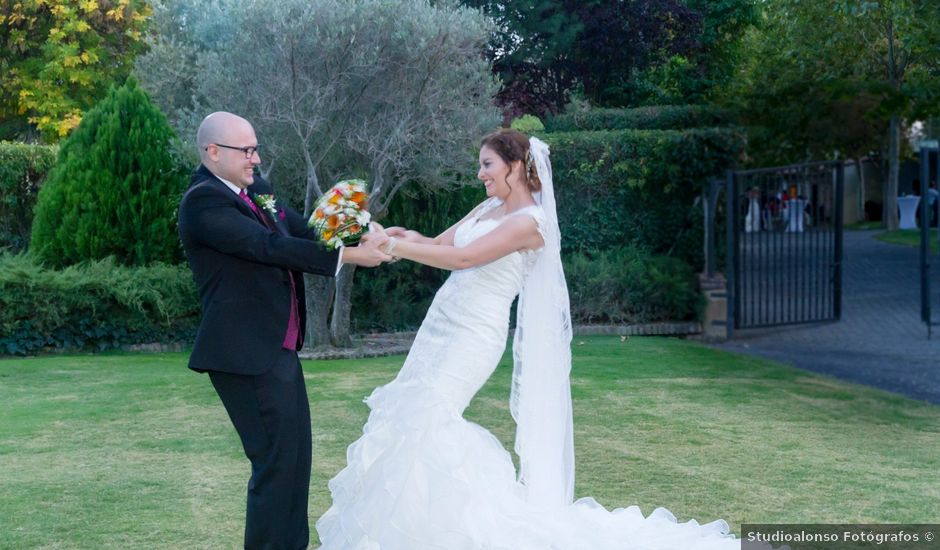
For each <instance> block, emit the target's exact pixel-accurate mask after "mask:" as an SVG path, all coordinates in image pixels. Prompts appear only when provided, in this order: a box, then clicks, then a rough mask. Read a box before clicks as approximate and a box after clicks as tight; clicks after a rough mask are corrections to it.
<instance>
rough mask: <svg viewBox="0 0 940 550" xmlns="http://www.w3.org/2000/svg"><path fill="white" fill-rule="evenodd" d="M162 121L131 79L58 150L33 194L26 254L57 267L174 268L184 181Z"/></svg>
mask: <svg viewBox="0 0 940 550" xmlns="http://www.w3.org/2000/svg"><path fill="white" fill-rule="evenodd" d="M175 139H176V138H175V135H174V133H173V130H172V129H171V128H170V126H169V124H167V121H166V118H165V117H164V116H163V113H161V112H160V110H159V109H157V108H156V107H155V106H154V105H153V104H152V103H151V102H150V99H149V98H148V97H147V94H146V93H145V92H144V91H143V90H141V89H140V88H139V87H138V86H137V82H136V81H135V80H134V79H133V78H130V79H128V81H127V83H125V84H124V85H123V86H121V87H120V88H112V89H111V91H110V92H109V93H108V95H107V97H105V99H104V100H102V101H101V103H99V104H98V105H97V106H96V107H94V108H93V109H91V110H90V111H88V113H87V114H86V115H85V117H84V118H83V119H82V122H81V123H80V124H79V125H78V128H76V129H75V131H74V132H72V134H71V135H70V136H69V137H68V138H67V139H66V140H65V142H63V143H62V146H61V147H60V149H59V156H58V159H57V160H56V164H55V167H54V168H53V169H52V172H51V173H50V174H49V178H48V180H47V181H46V183H45V184H44V185H43V187H42V189H41V190H40V191H39V198H38V201H37V204H36V217H35V220H34V221H33V235H32V241H31V244H30V249H31V250H30V251H31V253H33V254H36V255H37V256H38V257H39V258H40V259H42V260H43V261H44V262H45V263H47V264H49V265H53V266H63V265H70V264H75V263H79V262H82V261H86V260H98V259H102V258H105V257H108V256H114V257H115V258H116V259H117V261H118V262H120V263H122V264H126V265H147V264H149V263H151V262H155V261H161V262H177V261H179V259H180V246H179V239H178V237H177V233H176V208H177V205H178V204H179V201H180V197H181V195H182V192H183V190H184V189H185V187H186V183H187V177H186V174H185V173H183V172H182V171H181V170H180V169H179V168H178V165H179V163H178V162H176V160H175V159H174V158H173V156H172V152H173V151H174V150H175V145H174V141H175Z"/></svg>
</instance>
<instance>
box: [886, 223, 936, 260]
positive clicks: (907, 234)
mask: <svg viewBox="0 0 940 550" xmlns="http://www.w3.org/2000/svg"><path fill="white" fill-rule="evenodd" d="M875 238H876V239H878V240H879V241H884V242H886V243H889V244H899V245H903V246H913V247H918V248H919V247H920V229H896V230H894V231H885V232H884V233H879V234H877V235H875ZM929 243H930V251H931V252H932V253H934V254H936V253H937V252H938V250H940V247H938V243H937V229H936V228H933V229H930V239H929Z"/></svg>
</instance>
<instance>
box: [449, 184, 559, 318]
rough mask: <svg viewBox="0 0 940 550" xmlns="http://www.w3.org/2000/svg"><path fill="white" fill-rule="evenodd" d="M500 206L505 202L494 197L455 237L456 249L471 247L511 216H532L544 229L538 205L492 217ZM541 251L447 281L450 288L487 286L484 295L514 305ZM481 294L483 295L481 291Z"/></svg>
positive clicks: (502, 260) (518, 254) (463, 272)
mask: <svg viewBox="0 0 940 550" xmlns="http://www.w3.org/2000/svg"><path fill="white" fill-rule="evenodd" d="M500 205H502V201H500V200H499V199H495V198H493V199H490V200H488V201H486V202H485V203H484V204H483V206H481V207H480V209H479V210H478V211H477V213H476V214H475V215H474V216H473V217H472V218H470V219H469V220H467V221H466V222H464V223H463V224H462V225H461V226H460V227H458V228H457V232H456V233H455V234H454V246H456V247H459V248H462V247H465V246H467V245H469V244H470V243H472V242H473V241H475V240H477V239H479V238H480V237H482V236H483V235H486V234H487V233H489V232H490V231H493V230H494V229H496V228H497V227H499V225H500V224H501V223H502V222H504V221H505V220H506V219H507V218H509V217H510V216H525V215H527V216H531V217H532V218H534V219H535V222H536V224H538V225H539V227H540V228H541V225H542V223H543V221H544V216H543V214H542V211H541V209H540V208H539V207H538V206H535V205H533V206H527V207H525V208H522V209H520V210H516V211H515V212H512V213H510V214H508V215H506V216H502V217H498V218H493V217H489V216H488V214H491V212H492V211H493V210H495V209H496V208H498V207H499V206H500ZM539 252H540V250H527V251H520V252H513V253H511V254H508V255H506V256H503V257H502V258H499V259H498V260H495V261H493V262H490V263H488V264H485V265H480V266H476V267H472V268H470V269H464V270H461V271H455V272H454V273H453V274H452V275H451V276H450V278H449V279H448V281H447V282H448V283H450V284H451V286H465V285H467V284H480V285H487V287H488V292H484V293H485V294H489V295H490V297H492V298H501V299H502V300H503V301H505V300H507V299H508V300H509V302H510V303H511V302H512V300H513V299H514V298H515V297H516V296H517V295H518V294H519V292H520V291H521V290H522V284H523V283H524V281H525V276H526V274H528V272H529V270H531V269H532V266H533V265H535V260H536V259H537V258H538V254H539ZM445 286H447V285H446V284H445ZM441 290H443V288H442V289H441ZM481 292H483V291H482V289H481Z"/></svg>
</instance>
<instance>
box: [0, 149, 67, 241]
mask: <svg viewBox="0 0 940 550" xmlns="http://www.w3.org/2000/svg"><path fill="white" fill-rule="evenodd" d="M55 156H56V147H55V146H51V145H32V144H28V143H15V142H9V141H3V142H0V248H6V249H8V250H11V251H13V252H18V251H20V250H23V249H25V248H26V247H27V246H28V244H29V237H30V229H31V226H32V224H33V207H34V206H35V205H36V196H37V194H38V193H39V187H40V185H42V183H43V181H44V180H45V179H46V174H47V173H48V172H49V170H51V169H52V165H53V164H55Z"/></svg>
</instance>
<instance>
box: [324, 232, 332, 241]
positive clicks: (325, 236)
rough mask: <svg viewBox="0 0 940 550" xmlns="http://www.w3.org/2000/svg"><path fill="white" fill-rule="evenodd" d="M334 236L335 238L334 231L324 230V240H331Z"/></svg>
mask: <svg viewBox="0 0 940 550" xmlns="http://www.w3.org/2000/svg"><path fill="white" fill-rule="evenodd" d="M332 238H333V232H332V231H324V232H323V240H324V241H328V240H330V239H332Z"/></svg>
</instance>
